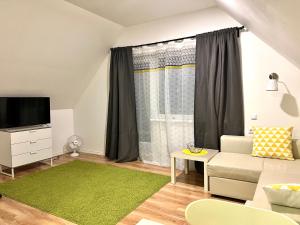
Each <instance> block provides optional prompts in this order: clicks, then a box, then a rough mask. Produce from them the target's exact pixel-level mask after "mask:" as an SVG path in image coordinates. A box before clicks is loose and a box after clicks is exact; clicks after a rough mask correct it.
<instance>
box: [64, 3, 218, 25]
mask: <svg viewBox="0 0 300 225" xmlns="http://www.w3.org/2000/svg"><path fill="white" fill-rule="evenodd" d="M66 1H68V2H71V3H73V4H75V5H77V6H79V7H81V8H84V9H86V10H89V11H91V12H93V13H95V14H98V15H99V16H102V17H105V18H107V19H109V20H111V21H114V22H116V23H118V24H121V25H123V26H131V25H136V24H141V23H145V22H149V21H153V20H156V19H160V18H163V17H169V16H174V15H177V14H183V13H188V12H193V11H197V10H201V9H205V8H209V7H212V6H215V5H216V4H215V0H88V1H87V0H66Z"/></svg>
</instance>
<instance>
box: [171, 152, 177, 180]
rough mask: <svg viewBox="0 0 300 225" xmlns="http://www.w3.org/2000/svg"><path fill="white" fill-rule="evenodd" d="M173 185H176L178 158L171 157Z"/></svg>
mask: <svg viewBox="0 0 300 225" xmlns="http://www.w3.org/2000/svg"><path fill="white" fill-rule="evenodd" d="M171 183H172V184H175V183H176V158H175V157H171Z"/></svg>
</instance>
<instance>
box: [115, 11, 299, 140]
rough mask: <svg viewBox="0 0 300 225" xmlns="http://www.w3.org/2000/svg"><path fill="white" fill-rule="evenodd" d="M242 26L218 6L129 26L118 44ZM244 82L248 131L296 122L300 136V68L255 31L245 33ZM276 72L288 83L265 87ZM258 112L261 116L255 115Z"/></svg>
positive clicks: (150, 40) (243, 45) (295, 134)
mask: <svg viewBox="0 0 300 225" xmlns="http://www.w3.org/2000/svg"><path fill="white" fill-rule="evenodd" d="M232 26H240V24H239V23H238V22H237V21H235V20H234V19H233V18H232V17H230V16H229V15H228V14H226V13H225V12H224V11H222V10H221V9H218V8H210V9H207V10H202V11H199V12H196V13H191V14H186V15H181V16H176V17H170V18H166V19H163V20H157V21H154V22H151V23H146V24H143V25H137V26H132V27H129V28H126V29H125V30H124V32H123V33H122V35H121V37H120V38H119V40H118V42H117V43H116V46H126V45H136V44H143V43H150V42H155V41H161V40H168V39H172V38H178V37H184V36H190V35H194V34H199V33H204V32H209V31H212V30H217V29H222V28H227V27H232ZM240 41H241V51H242V64H243V85H244V104H245V134H248V130H249V128H250V127H251V126H252V125H268V126H274V125H280V126H289V125H291V126H294V127H295V130H294V137H296V138H300V115H299V114H300V113H299V110H300V109H299V107H300V88H299V84H300V71H299V69H298V68H297V67H296V66H294V65H293V64H292V63H290V62H289V61H288V60H286V59H285V58H284V57H283V56H281V55H280V54H279V53H277V52H276V51H275V50H274V49H272V48H271V47H270V46H268V45H267V44H266V43H264V42H263V41H261V40H260V39H259V38H257V37H256V36H255V35H254V34H253V33H252V32H243V33H241V38H240ZM272 72H276V73H278V74H279V78H280V80H281V81H283V82H284V83H285V84H286V87H287V88H288V89H289V92H290V94H288V93H287V92H288V90H287V89H286V88H285V87H284V85H283V84H280V85H279V91H278V92H275V93H270V92H267V91H265V86H266V83H267V80H268V75H269V74H270V73H272ZM253 114H257V116H258V120H256V121H252V120H251V116H252V115H253Z"/></svg>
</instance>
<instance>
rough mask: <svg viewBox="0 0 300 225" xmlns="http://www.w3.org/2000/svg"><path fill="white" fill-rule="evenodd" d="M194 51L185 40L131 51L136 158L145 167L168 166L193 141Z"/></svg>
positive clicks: (194, 43)
mask: <svg viewBox="0 0 300 225" xmlns="http://www.w3.org/2000/svg"><path fill="white" fill-rule="evenodd" d="M195 47H196V41H195V40H193V39H186V40H184V41H181V42H169V43H166V44H158V45H152V46H143V47H137V48H133V64H134V82H135V96H136V111H137V125H138V133H139V149H140V158H141V159H142V160H143V161H144V162H146V163H151V164H156V165H160V166H169V165H170V153H172V152H174V151H177V150H180V149H182V148H184V147H186V144H187V143H189V142H193V141H194V121H193V120H194V118H193V115H194V86H195ZM177 165H178V168H182V167H183V162H178V163H177Z"/></svg>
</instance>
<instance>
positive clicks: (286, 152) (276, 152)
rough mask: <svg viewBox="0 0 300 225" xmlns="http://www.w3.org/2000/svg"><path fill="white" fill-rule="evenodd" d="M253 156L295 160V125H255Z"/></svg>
mask: <svg viewBox="0 0 300 225" xmlns="http://www.w3.org/2000/svg"><path fill="white" fill-rule="evenodd" d="M252 129H253V131H254V134H253V151H252V155H253V156H258V157H266V158H274V159H287V160H294V157H293V152H292V131H293V127H253V128H252Z"/></svg>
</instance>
